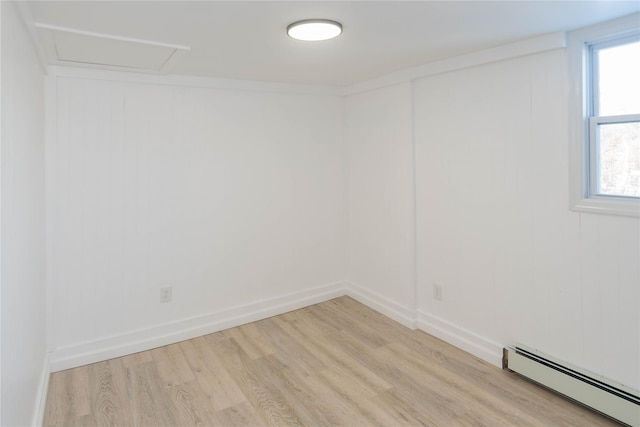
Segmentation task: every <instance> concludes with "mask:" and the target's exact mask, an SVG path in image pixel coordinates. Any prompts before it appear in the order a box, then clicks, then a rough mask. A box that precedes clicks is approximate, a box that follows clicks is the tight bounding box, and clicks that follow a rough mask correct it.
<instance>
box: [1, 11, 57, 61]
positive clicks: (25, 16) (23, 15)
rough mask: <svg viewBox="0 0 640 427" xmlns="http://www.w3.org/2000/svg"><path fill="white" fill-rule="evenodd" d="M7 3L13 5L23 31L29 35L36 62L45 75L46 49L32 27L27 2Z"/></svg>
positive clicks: (36, 31) (33, 26) (31, 18)
mask: <svg viewBox="0 0 640 427" xmlns="http://www.w3.org/2000/svg"><path fill="white" fill-rule="evenodd" d="M7 3H13V5H14V6H15V7H16V10H17V12H18V16H19V17H20V20H21V21H22V24H23V25H24V27H25V29H26V30H27V33H28V34H29V38H30V39H31V42H32V43H33V46H34V47H35V51H36V54H37V56H38V62H39V63H40V67H42V72H43V73H46V72H47V66H48V65H49V61H48V60H47V54H46V49H45V46H44V43H43V41H42V38H41V37H40V35H39V34H38V30H37V29H36V27H35V25H34V22H33V16H32V15H31V11H30V10H29V7H28V6H27V2H26V1H12V2H7Z"/></svg>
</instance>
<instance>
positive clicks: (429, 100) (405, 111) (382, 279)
mask: <svg viewBox="0 0 640 427" xmlns="http://www.w3.org/2000/svg"><path fill="white" fill-rule="evenodd" d="M543 47H544V46H543ZM509 48H510V49H511V52H512V53H517V46H516V45H513V46H510V47H509ZM565 54H566V52H565V50H564V49H553V50H548V51H545V52H544V53H537V54H530V55H526V56H520V57H516V58H514V59H508V60H503V58H501V60H499V61H495V62H492V63H488V64H485V65H473V64H471V65H468V66H466V67H462V66H461V64H464V63H465V61H467V60H468V61H467V62H473V61H475V60H476V59H477V58H482V55H478V56H476V57H474V58H470V59H469V58H461V59H460V60H459V61H453V62H451V64H449V63H443V64H442V66H439V64H434V65H433V66H432V67H430V69H434V70H438V72H437V73H434V75H431V76H429V77H423V78H417V79H415V80H414V81H413V82H412V85H411V86H409V85H408V84H405V85H397V86H393V87H388V88H386V89H377V90H374V91H370V92H365V93H361V94H354V95H350V96H348V97H347V99H346V113H347V114H346V124H345V126H346V132H345V144H346V151H347V153H348V156H347V159H348V162H347V168H348V177H349V180H348V185H349V190H348V191H349V193H348V194H349V196H350V197H349V200H348V203H349V219H350V221H349V266H348V272H349V278H350V279H351V281H352V282H354V283H355V284H356V285H357V287H359V288H363V289H365V292H367V291H368V292H372V293H375V294H376V296H378V297H379V298H378V299H377V300H376V299H375V298H373V300H374V302H375V301H377V302H381V303H382V304H386V308H387V309H388V311H390V312H391V314H393V311H394V309H396V308H397V307H411V298H412V295H411V286H410V285H409V283H410V282H411V275H412V274H413V265H412V263H411V262H410V261H409V260H411V259H413V257H412V255H411V250H410V247H411V245H410V242H411V240H412V237H411V236H415V238H416V247H415V249H416V255H415V259H416V283H417V289H416V293H417V301H416V304H417V310H416V311H415V312H414V313H413V315H415V316H416V322H417V323H416V324H417V326H418V327H419V328H421V329H423V330H425V331H427V332H429V333H432V334H434V335H436V336H438V337H440V338H442V339H444V340H446V341H448V342H451V343H453V344H455V345H457V346H459V347H461V348H463V349H465V350H467V351H469V352H471V353H473V354H476V355H478V356H480V357H482V358H484V359H485V360H488V361H490V362H492V363H494V364H496V365H499V364H500V359H501V349H502V347H503V346H505V345H508V344H512V343H514V342H521V343H523V344H527V345H529V346H532V347H534V348H538V349H540V350H542V351H545V352H547V353H549V354H551V355H553V356H555V357H557V358H560V359H564V360H566V361H568V362H571V363H574V364H576V365H578V366H582V367H583V368H586V369H589V370H591V371H593V372H595V373H597V374H600V375H603V376H605V377H608V378H611V379H613V380H617V381H618V382H620V383H623V384H625V385H627V386H630V387H633V388H635V389H640V366H639V364H638V360H640V287H639V286H638V283H640V221H639V220H638V218H630V217H616V216H609V215H592V214H580V213H576V212H572V211H570V210H569V200H568V196H569V189H568V185H569V170H568V164H569V159H568V152H569V140H568V115H567V114H568V100H567V92H568V85H569V81H568V77H567V72H566V57H565ZM498 56H499V55H498ZM449 65H452V67H451V68H455V69H456V70H455V71H446V70H445V68H446V67H447V66H449ZM411 100H412V101H411ZM411 102H413V109H411V108H408V106H409V105H411ZM412 132H413V140H414V147H415V148H414V149H415V174H416V178H415V188H414V184H413V182H412V181H411V180H410V179H409V178H408V177H409V176H410V175H411V173H412V172H413V170H414V158H413V157H412V156H411V150H410V148H409V145H410V143H408V139H409V138H410V137H411V134H412ZM414 200H415V212H416V214H415V215H416V218H415V223H416V226H415V227H412V226H411V220H410V219H409V218H410V217H411V216H410V211H411V208H410V207H411V206H412V203H413V202H414ZM434 285H439V286H441V287H442V290H443V298H442V301H437V300H436V299H434V297H433V295H434V292H433V287H434ZM407 316H411V314H407Z"/></svg>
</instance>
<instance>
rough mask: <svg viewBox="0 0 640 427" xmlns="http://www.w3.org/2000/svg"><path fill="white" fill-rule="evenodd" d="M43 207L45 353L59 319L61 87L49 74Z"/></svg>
mask: <svg viewBox="0 0 640 427" xmlns="http://www.w3.org/2000/svg"><path fill="white" fill-rule="evenodd" d="M44 91H45V96H44V179H45V182H44V204H45V300H46V301H47V303H46V313H45V319H46V337H47V343H46V350H47V351H51V350H52V349H53V348H55V339H56V336H57V333H56V324H57V322H56V316H55V305H54V301H56V290H55V287H54V284H53V283H54V281H53V280H52V277H51V274H50V273H51V272H52V271H54V266H53V259H54V256H53V255H54V244H53V240H54V239H53V228H54V227H53V224H54V222H55V221H54V220H53V218H54V212H55V210H54V209H53V206H54V203H53V202H54V201H55V200H56V194H55V191H56V177H57V176H58V174H57V170H56V168H57V162H55V161H54V160H55V158H56V157H55V153H56V149H57V146H58V108H57V107H58V105H57V103H58V85H57V81H56V77H55V76H54V75H53V74H48V75H47V76H46V77H45V81H44Z"/></svg>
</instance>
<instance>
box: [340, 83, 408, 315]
mask: <svg viewBox="0 0 640 427" xmlns="http://www.w3.org/2000/svg"><path fill="white" fill-rule="evenodd" d="M411 102H412V99H411V85H410V84H409V83H405V84H400V85H396V86H390V87H386V88H383V89H378V90H374V91H370V92H365V93H361V94H357V95H353V96H349V97H347V98H346V101H345V150H346V154H347V155H346V159H347V160H346V161H347V167H346V168H347V178H348V179H347V191H348V199H347V200H348V206H349V228H348V237H349V238H348V243H349V244H348V271H347V277H348V279H349V280H350V282H351V284H352V286H354V287H356V289H357V290H358V291H359V292H361V293H364V294H366V295H370V296H371V299H369V300H366V301H365V302H366V303H368V304H369V305H373V306H374V307H376V308H377V309H378V310H379V311H382V312H384V313H385V314H387V315H391V316H393V317H394V318H396V319H397V320H399V321H401V322H403V323H405V324H408V325H410V324H412V323H413V318H414V310H415V293H414V291H415V286H414V283H415V277H414V202H413V199H414V190H413V167H412V163H413V160H412V159H413V139H412V123H411V108H412V105H411ZM377 303H379V304H377Z"/></svg>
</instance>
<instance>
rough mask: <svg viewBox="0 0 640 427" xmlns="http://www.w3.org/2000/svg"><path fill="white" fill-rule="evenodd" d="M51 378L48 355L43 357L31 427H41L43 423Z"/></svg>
mask: <svg viewBox="0 0 640 427" xmlns="http://www.w3.org/2000/svg"><path fill="white" fill-rule="evenodd" d="M50 376H51V364H50V363H49V353H46V354H45V356H44V362H43V364H42V371H41V373H40V381H39V383H38V390H37V391H36V401H35V403H34V406H33V418H32V420H31V425H32V426H41V425H43V423H44V411H45V408H46V405H47V393H48V392H49V377H50Z"/></svg>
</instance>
